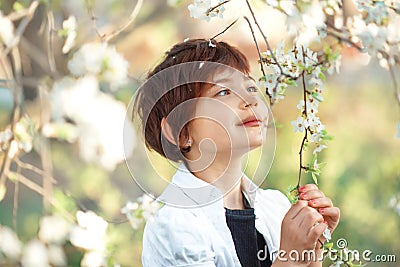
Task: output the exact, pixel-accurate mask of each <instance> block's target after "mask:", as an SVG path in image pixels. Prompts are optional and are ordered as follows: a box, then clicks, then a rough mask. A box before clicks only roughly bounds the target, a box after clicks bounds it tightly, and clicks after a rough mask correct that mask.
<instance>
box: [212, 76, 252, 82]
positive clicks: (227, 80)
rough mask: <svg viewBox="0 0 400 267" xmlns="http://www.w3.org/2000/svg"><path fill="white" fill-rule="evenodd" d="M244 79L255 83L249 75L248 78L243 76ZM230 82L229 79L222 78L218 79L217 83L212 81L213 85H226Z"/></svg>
mask: <svg viewBox="0 0 400 267" xmlns="http://www.w3.org/2000/svg"><path fill="white" fill-rule="evenodd" d="M245 77H246V78H247V80H252V81H253V82H256V80H255V79H254V78H253V77H252V76H251V75H248V76H245ZM230 81H231V78H222V79H219V80H217V81H214V82H213V83H214V84H224V83H228V82H230Z"/></svg>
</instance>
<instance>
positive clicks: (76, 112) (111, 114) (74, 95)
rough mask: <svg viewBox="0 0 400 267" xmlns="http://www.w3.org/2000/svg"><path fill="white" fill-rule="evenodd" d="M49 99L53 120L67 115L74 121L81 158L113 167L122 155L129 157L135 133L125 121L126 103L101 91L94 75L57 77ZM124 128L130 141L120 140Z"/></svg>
mask: <svg viewBox="0 0 400 267" xmlns="http://www.w3.org/2000/svg"><path fill="white" fill-rule="evenodd" d="M50 99H51V106H52V116H53V119H54V120H56V121H57V120H58V121H60V120H61V121H62V119H63V118H64V117H67V118H69V119H70V120H72V121H73V122H74V123H75V124H76V126H77V131H78V143H79V149H80V156H81V157H82V158H83V159H84V160H86V161H88V162H96V163H98V164H100V165H101V166H102V167H104V168H105V169H107V170H113V169H114V168H115V167H116V165H117V164H118V163H119V162H121V161H123V160H124V158H125V156H126V157H129V155H130V153H131V152H132V151H133V147H134V144H135V143H134V141H135V134H134V129H133V126H132V124H131V123H129V122H126V121H125V115H126V107H125V105H124V104H123V103H122V102H119V101H117V100H115V99H114V98H113V97H111V96H110V95H108V94H105V93H103V92H101V91H100V90H99V84H98V81H97V79H96V77H94V76H84V77H82V78H79V79H77V80H75V79H73V78H70V77H66V78H64V79H62V80H60V81H57V82H56V83H55V84H54V86H53V90H52V93H51V95H50ZM124 131H128V132H127V133H128V134H129V136H132V138H131V142H129V143H127V142H125V143H124V140H123V138H121V137H122V136H123V132H124ZM124 148H125V154H124Z"/></svg>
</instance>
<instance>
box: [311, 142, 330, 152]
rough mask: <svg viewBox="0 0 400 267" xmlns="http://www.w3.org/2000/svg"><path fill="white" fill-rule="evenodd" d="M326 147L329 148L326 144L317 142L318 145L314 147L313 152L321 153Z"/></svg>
mask: <svg viewBox="0 0 400 267" xmlns="http://www.w3.org/2000/svg"><path fill="white" fill-rule="evenodd" d="M325 148H327V146H326V145H322V144H317V147H316V148H315V149H314V151H313V154H316V153H319V152H321V151H322V150H323V149H325Z"/></svg>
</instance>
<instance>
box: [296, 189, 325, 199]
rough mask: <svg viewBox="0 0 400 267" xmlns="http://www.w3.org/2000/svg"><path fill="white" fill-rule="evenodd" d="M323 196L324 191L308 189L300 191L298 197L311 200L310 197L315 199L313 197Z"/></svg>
mask: <svg viewBox="0 0 400 267" xmlns="http://www.w3.org/2000/svg"><path fill="white" fill-rule="evenodd" d="M323 197H325V195H324V193H323V192H321V191H320V190H318V189H317V190H314V189H313V190H309V191H305V192H302V193H300V199H303V200H311V199H315V198H323Z"/></svg>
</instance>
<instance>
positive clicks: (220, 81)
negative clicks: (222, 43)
mask: <svg viewBox="0 0 400 267" xmlns="http://www.w3.org/2000/svg"><path fill="white" fill-rule="evenodd" d="M212 83H213V84H215V85H214V86H213V87H211V88H210V89H207V90H204V91H203V92H202V94H201V95H200V97H199V98H198V99H197V103H196V112H195V116H194V119H193V120H192V121H191V122H190V123H189V135H190V136H191V138H192V139H193V146H194V148H198V149H199V150H200V151H201V153H212V154H214V153H221V152H222V153H225V152H228V153H231V152H232V153H233V155H235V154H239V155H243V154H244V153H246V152H248V151H249V150H251V149H254V148H256V147H258V146H261V145H262V144H263V141H264V140H265V137H266V131H267V124H268V108H267V105H266V104H265V102H264V101H263V100H262V98H261V96H260V92H258V88H257V85H256V83H255V82H254V80H253V79H252V78H250V77H248V76H245V75H244V74H243V73H241V72H239V71H236V70H233V69H226V70H223V71H218V72H217V73H216V74H214V75H213V77H212ZM203 141H204V142H203ZM199 147H200V148H199Z"/></svg>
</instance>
